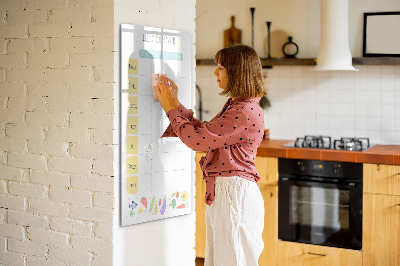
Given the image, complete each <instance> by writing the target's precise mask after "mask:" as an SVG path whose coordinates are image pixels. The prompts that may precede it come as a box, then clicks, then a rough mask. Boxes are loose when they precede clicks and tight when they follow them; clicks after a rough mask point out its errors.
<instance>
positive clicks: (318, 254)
mask: <svg viewBox="0 0 400 266" xmlns="http://www.w3.org/2000/svg"><path fill="white" fill-rule="evenodd" d="M307 254H310V255H317V256H322V257H326V256H328V254H321V253H314V252H307Z"/></svg>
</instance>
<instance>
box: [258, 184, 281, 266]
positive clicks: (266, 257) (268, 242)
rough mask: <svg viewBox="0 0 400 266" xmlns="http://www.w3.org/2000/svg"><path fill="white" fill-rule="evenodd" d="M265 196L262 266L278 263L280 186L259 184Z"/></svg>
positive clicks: (260, 259)
mask: <svg viewBox="0 0 400 266" xmlns="http://www.w3.org/2000/svg"><path fill="white" fill-rule="evenodd" d="M259 187H260V190H261V194H262V196H263V198H264V210H265V214H264V231H263V240H264V250H263V252H262V253H261V255H260V258H259V259H258V264H259V265H260V266H271V265H276V258H275V254H276V243H277V241H278V216H277V214H278V187H277V186H264V185H259Z"/></svg>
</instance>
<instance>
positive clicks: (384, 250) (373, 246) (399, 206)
mask: <svg viewBox="0 0 400 266" xmlns="http://www.w3.org/2000/svg"><path fill="white" fill-rule="evenodd" d="M363 204H364V206H365V207H364V213H363V261H364V263H363V265H364V266H367V265H368V266H369V265H371V266H372V265H377V266H378V265H388V266H389V265H390V266H400V196H391V195H379V194H367V193H366V194H364V197H363Z"/></svg>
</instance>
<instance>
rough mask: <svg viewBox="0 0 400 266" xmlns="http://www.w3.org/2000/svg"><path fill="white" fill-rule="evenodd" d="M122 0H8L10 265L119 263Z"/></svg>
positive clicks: (5, 79)
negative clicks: (117, 87)
mask: <svg viewBox="0 0 400 266" xmlns="http://www.w3.org/2000/svg"><path fill="white" fill-rule="evenodd" d="M113 31H114V29H113V0H1V1H0V265H7V266H8V265H40V266H43V265H52V266H53V265H112V255H113V254H112V222H113V221H112V220H113V211H114V210H113V206H114V204H113V202H114V200H115V199H114V192H113V191H114V188H113V186H114V180H113V176H112V175H113V172H114V171H113V155H114V153H115V147H116V145H115V144H114V143H113V141H112V140H113V130H114V129H113V120H114V99H113V73H114V70H113V64H114V63H113V62H114V56H113V43H114V39H113V38H114V37H113V34H114V32H113Z"/></svg>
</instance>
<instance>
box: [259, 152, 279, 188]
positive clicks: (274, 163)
mask: <svg viewBox="0 0 400 266" xmlns="http://www.w3.org/2000/svg"><path fill="white" fill-rule="evenodd" d="M254 162H255V164H256V167H257V172H258V174H259V175H260V177H261V178H260V180H259V181H258V184H262V185H278V158H272V157H264V156H257V157H256V159H255V160H254Z"/></svg>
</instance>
